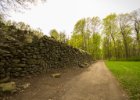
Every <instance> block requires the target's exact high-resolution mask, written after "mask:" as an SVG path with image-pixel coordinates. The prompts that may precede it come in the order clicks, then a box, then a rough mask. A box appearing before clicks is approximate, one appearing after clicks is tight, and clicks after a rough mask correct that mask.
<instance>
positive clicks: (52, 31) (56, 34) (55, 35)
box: [50, 29, 59, 40]
mask: <svg viewBox="0 0 140 100" xmlns="http://www.w3.org/2000/svg"><path fill="white" fill-rule="evenodd" d="M50 36H51V37H52V38H54V39H55V40H59V33H58V32H57V30H55V29H52V30H51V31H50Z"/></svg>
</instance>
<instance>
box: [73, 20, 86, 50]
mask: <svg viewBox="0 0 140 100" xmlns="http://www.w3.org/2000/svg"><path fill="white" fill-rule="evenodd" d="M85 24H86V20H85V19H80V20H79V21H78V22H77V23H76V24H75V26H74V32H73V33H74V34H75V35H77V34H81V35H82V49H83V50H86V37H85V34H84V29H85Z"/></svg>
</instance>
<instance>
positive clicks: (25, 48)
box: [0, 36, 92, 79]
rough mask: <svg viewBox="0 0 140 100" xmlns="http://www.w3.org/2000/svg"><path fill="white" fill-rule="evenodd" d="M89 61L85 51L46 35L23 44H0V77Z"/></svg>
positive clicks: (35, 72)
mask: <svg viewBox="0 0 140 100" xmlns="http://www.w3.org/2000/svg"><path fill="white" fill-rule="evenodd" d="M91 61H92V58H91V56H90V55H89V54H87V53H86V52H81V51H79V50H78V49H76V48H73V47H71V46H68V45H66V44H64V43H61V42H58V41H55V40H54V39H52V38H49V37H47V36H44V37H42V38H41V39H39V40H37V41H36V42H33V43H29V44H24V45H23V44H22V45H21V43H19V42H17V41H6V43H3V44H2V45H0V79H2V78H4V77H6V76H10V77H20V76H26V75H30V74H40V73H46V72H47V70H48V69H52V68H63V67H75V66H78V65H79V64H85V63H89V62H91Z"/></svg>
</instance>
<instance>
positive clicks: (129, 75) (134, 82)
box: [106, 61, 140, 100]
mask: <svg viewBox="0 0 140 100" xmlns="http://www.w3.org/2000/svg"><path fill="white" fill-rule="evenodd" d="M106 65H107V66H108V68H109V69H110V70H111V72H112V73H113V74H114V75H115V76H116V77H117V79H118V80H119V81H120V83H121V85H122V86H123V87H124V88H125V90H126V91H127V92H128V93H129V96H130V99H131V100H139V98H140V79H139V78H140V62H128V61H124V62H121V61H106Z"/></svg>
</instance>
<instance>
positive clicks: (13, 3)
mask: <svg viewBox="0 0 140 100" xmlns="http://www.w3.org/2000/svg"><path fill="white" fill-rule="evenodd" d="M38 1H46V0H0V14H5V13H6V12H7V11H8V10H11V9H12V10H17V8H18V10H19V8H27V7H28V6H29V4H31V3H32V4H33V3H36V2H38Z"/></svg>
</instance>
